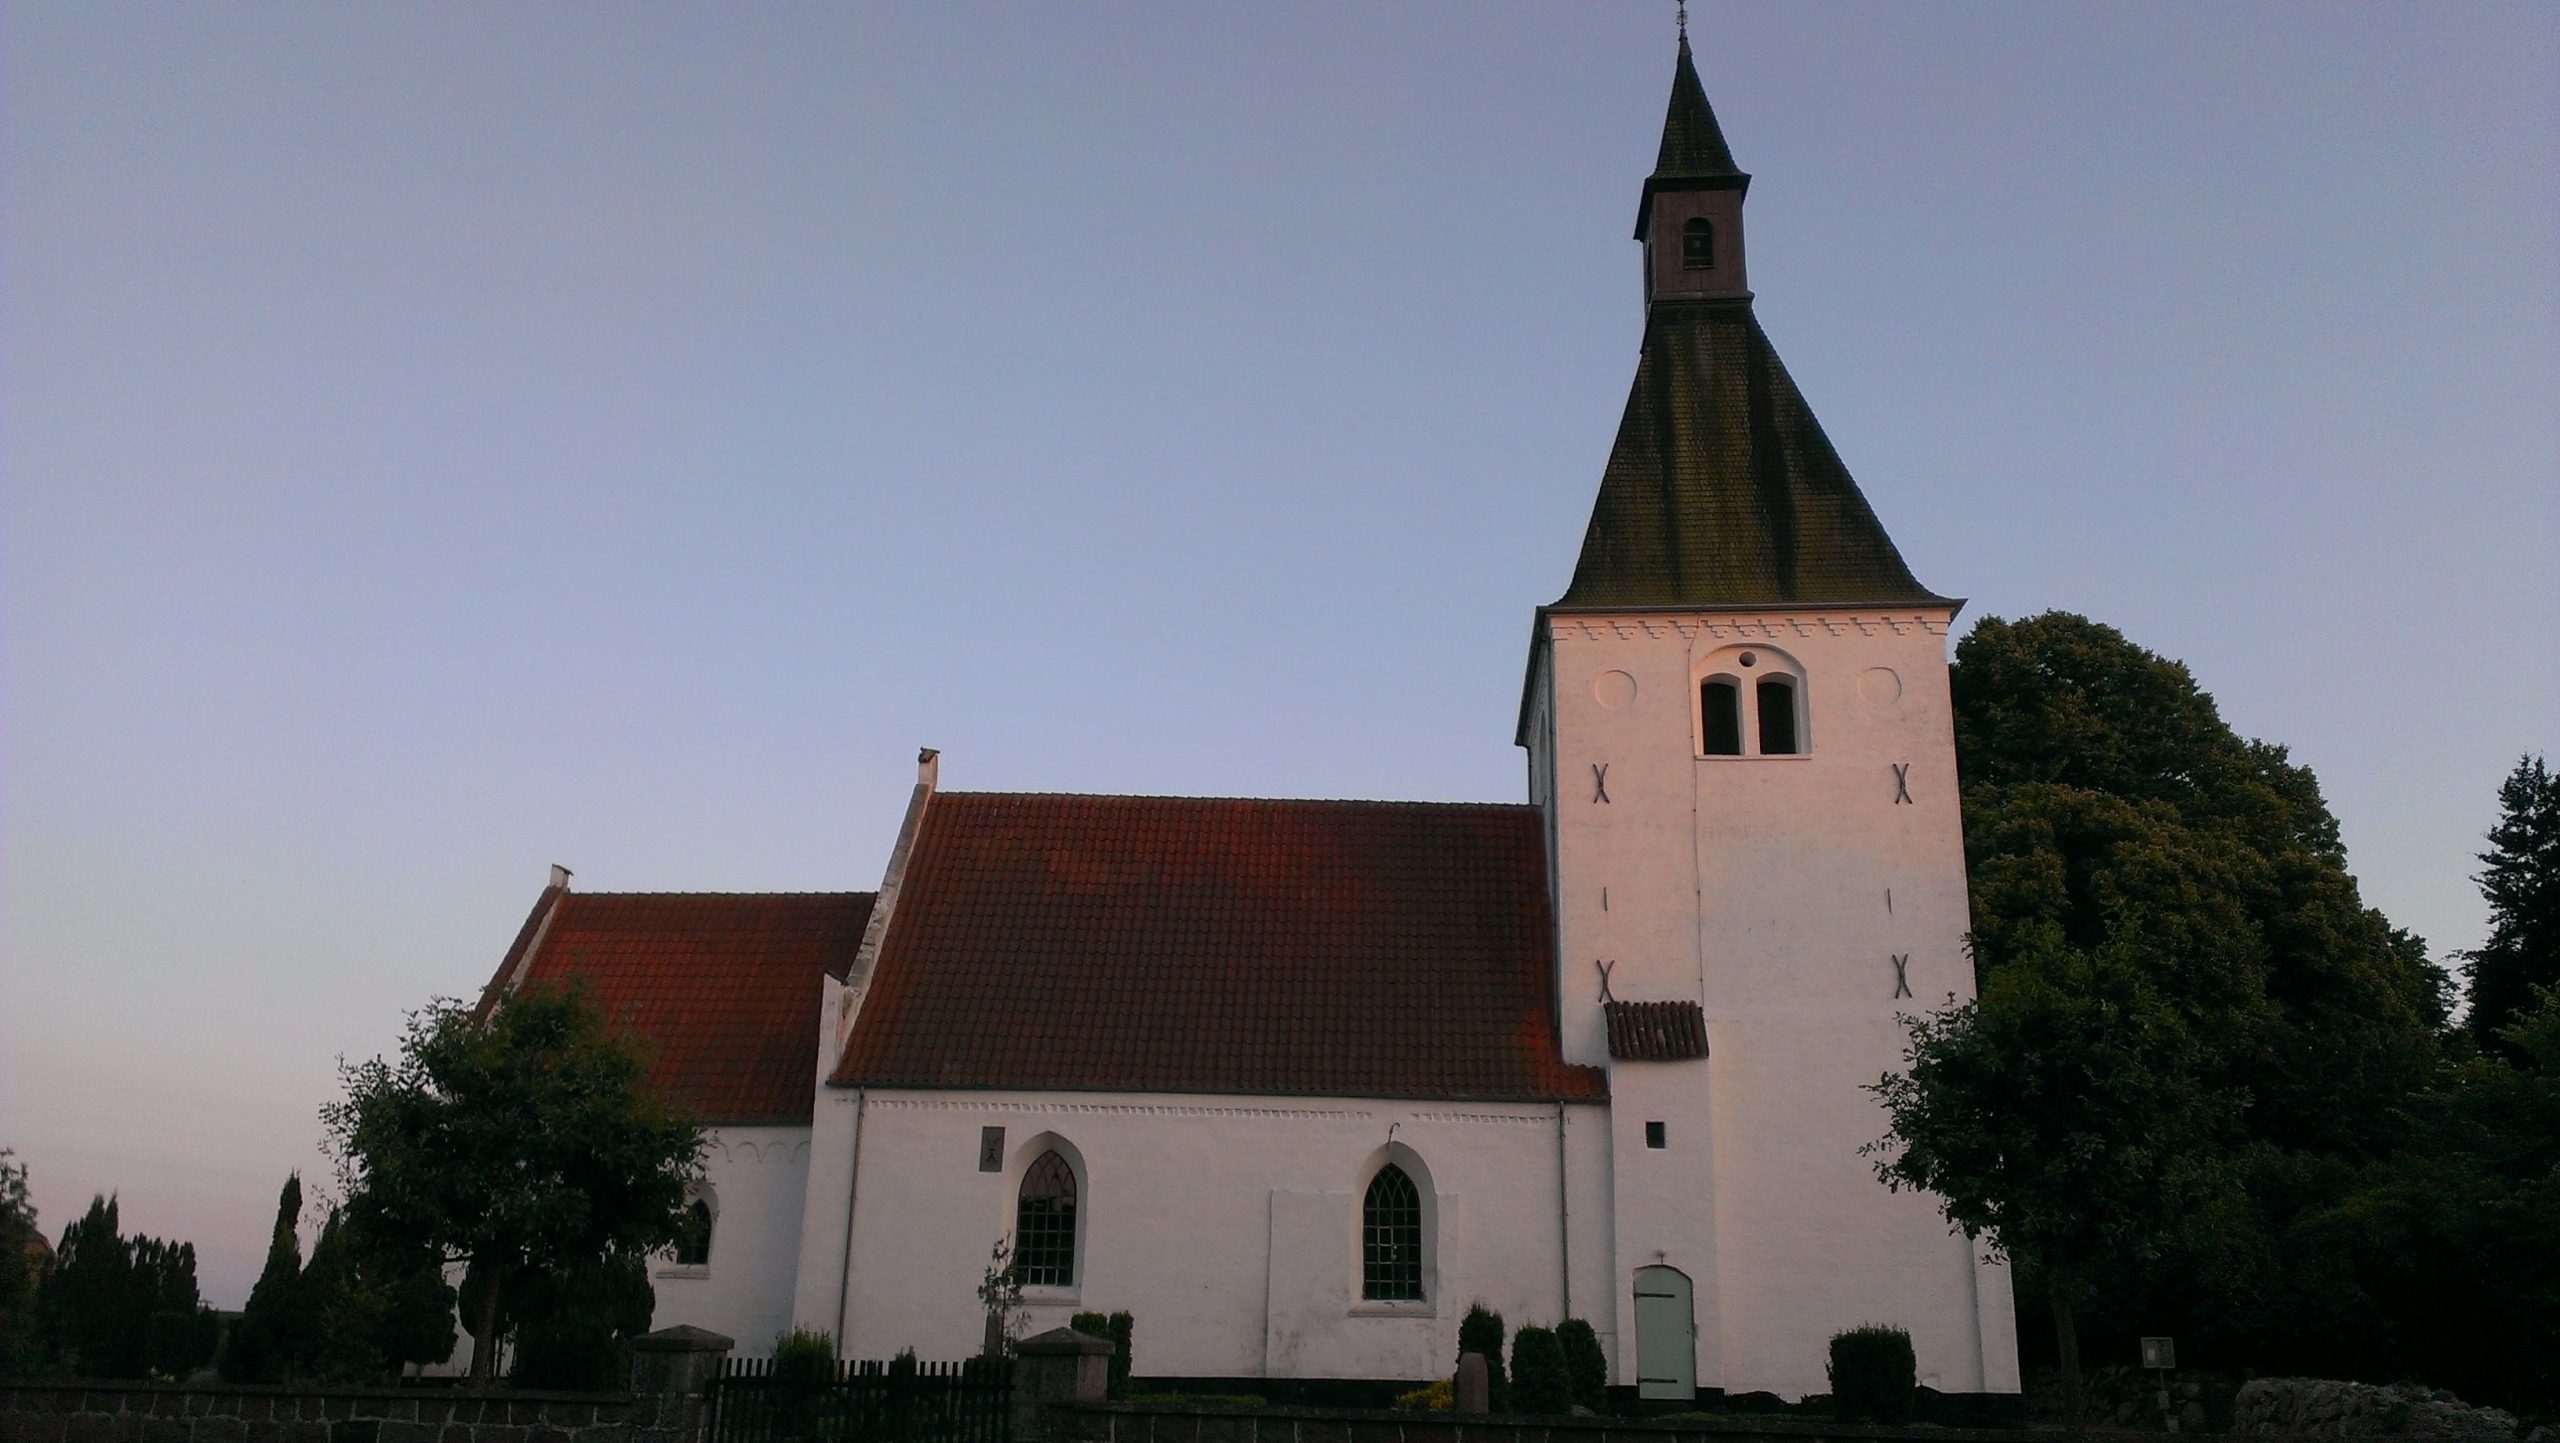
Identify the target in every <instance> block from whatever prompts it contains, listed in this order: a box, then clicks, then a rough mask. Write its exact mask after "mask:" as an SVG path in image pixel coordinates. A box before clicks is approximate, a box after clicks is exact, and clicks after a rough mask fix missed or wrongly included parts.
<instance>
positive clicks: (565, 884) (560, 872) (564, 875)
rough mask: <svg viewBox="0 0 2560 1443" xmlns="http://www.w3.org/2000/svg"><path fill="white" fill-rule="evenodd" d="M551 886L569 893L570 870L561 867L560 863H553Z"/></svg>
mask: <svg viewBox="0 0 2560 1443" xmlns="http://www.w3.org/2000/svg"><path fill="white" fill-rule="evenodd" d="M551 885H552V886H554V887H557V888H559V889H560V890H561V891H563V892H565V891H568V890H569V869H568V868H566V867H563V866H561V865H560V864H559V863H558V862H554V863H552V864H551Z"/></svg>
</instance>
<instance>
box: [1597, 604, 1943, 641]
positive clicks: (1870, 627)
mask: <svg viewBox="0 0 2560 1443" xmlns="http://www.w3.org/2000/svg"><path fill="white" fill-rule="evenodd" d="M1950 620H1951V618H1949V617H1945V616H1932V615H1929V614H1927V613H1924V612H1911V611H1849V612H1840V611H1826V612H1749V613H1745V612H1735V613H1732V614H1730V615H1724V614H1714V615H1704V616H1557V617H1553V618H1551V619H1550V630H1549V634H1550V635H1552V636H1553V637H1554V638H1555V639H1556V640H1557V641H1559V642H1567V641H1643V640H1656V641H1659V640H1662V639H1665V638H1668V637H1672V636H1677V637H1679V638H1681V639H1682V640H1684V641H1697V640H1699V639H1700V638H1701V637H1703V638H1705V639H1706V640H1708V641H1718V642H1723V641H1784V640H1786V639H1787V638H1789V637H1797V636H1815V635H1824V636H1848V635H1850V634H1852V633H1855V634H1857V635H1859V636H1880V635H1883V634H1886V633H1888V632H1889V633H1891V634H1892V635H1895V636H1908V635H1910V634H1911V633H1912V632H1914V631H1919V632H1923V633H1925V634H1927V635H1930V636H1945V635H1946V634H1947V631H1948V628H1949V623H1950Z"/></svg>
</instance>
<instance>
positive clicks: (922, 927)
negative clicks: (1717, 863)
mask: <svg viewBox="0 0 2560 1443" xmlns="http://www.w3.org/2000/svg"><path fill="white" fill-rule="evenodd" d="M1542 833H1543V827H1542V823H1541V821H1540V819H1539V815H1538V813H1537V811H1536V810H1535V809H1533V808H1529V807H1520V806H1488V805H1445V804H1425V803H1411V802H1315V801H1238V800H1220V799H1210V798H1191V797H1085V796H1047V795H1024V794H1009V793H968V792H945V793H942V794H940V795H938V796H936V797H935V798H934V799H933V801H932V803H931V805H930V806H929V807H928V808H927V810H926V812H925V818H924V824H923V827H922V829H921V832H920V833H919V835H918V837H917V840H916V844H915V848H914V852H913V855H912V857H911V858H910V859H909V862H908V867H907V872H906V876H905V881H904V884H903V888H902V890H901V892H900V895H899V901H898V904H897V908H898V910H897V912H896V914H895V916H894V917H893V918H892V919H891V922H890V925H889V930H888V935H887V938H886V941H885V944H884V946H883V948H882V951H881V956H880V958H879V962H878V964H877V967H876V969H875V971H874V974H873V979H872V986H871V991H870V994H869V996H868V997H867V998H866V999H865V1001H864V1003H863V1007H862V1013H861V1016H860V1018H859V1019H858V1021H857V1022H856V1024H855V1026H854V1031H853V1036H852V1038H851V1039H850V1041H849V1042H848V1043H847V1046H846V1050H845V1055H844V1058H843V1059H842V1062H841V1065H840V1066H839V1067H838V1068H837V1070H836V1074H835V1077H834V1079H833V1080H834V1081H835V1082H836V1083H838V1084H839V1085H846V1086H893V1087H1004V1088H1024V1089H1047V1090H1064V1091H1128V1092H1208V1093H1281V1094H1295V1095H1301V1096H1304V1095H1316V1096H1337V1097H1417V1098H1446V1099H1478V1100H1496V1099H1516V1100H1547V1099H1558V1098H1562V1099H1591V1100H1597V1099H1600V1098H1603V1097H1605V1096H1607V1088H1608V1084H1607V1081H1606V1079H1605V1076H1604V1075H1603V1073H1602V1072H1601V1071H1600V1070H1599V1069H1598V1068H1592V1067H1580V1066H1573V1065H1569V1064H1567V1063H1566V1062H1565V1061H1564V1060H1563V1057H1562V1056H1561V1054H1560V1053H1559V1052H1558V1050H1557V1044H1556V1026H1555V1011H1554V1000H1553V991H1552V989H1553V987H1554V965H1553V937H1554V928H1553V924H1552V921H1551V920H1550V916H1549V908H1548V903H1547V884H1546V862H1545V850H1544V839H1543V835H1542Z"/></svg>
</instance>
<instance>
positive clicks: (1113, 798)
mask: <svg viewBox="0 0 2560 1443" xmlns="http://www.w3.org/2000/svg"><path fill="white" fill-rule="evenodd" d="M934 797H935V799H936V800H937V801H950V800H952V799H955V798H961V797H1024V798H1032V797H1037V798H1050V797H1056V798H1065V799H1072V800H1075V801H1081V802H1202V803H1210V802H1253V803H1258V804H1264V805H1274V806H1317V807H1430V808H1434V809H1454V808H1460V807H1475V808H1489V809H1494V810H1501V811H1535V810H1536V809H1537V808H1536V804H1535V803H1533V802H1487V801H1454V802H1434V801H1422V800H1416V799H1411V798H1401V799H1400V798H1385V797H1239V796H1176V795H1172V794H1169V793H1164V792H1014V791H987V792H956V791H944V792H936V793H935V794H934Z"/></svg>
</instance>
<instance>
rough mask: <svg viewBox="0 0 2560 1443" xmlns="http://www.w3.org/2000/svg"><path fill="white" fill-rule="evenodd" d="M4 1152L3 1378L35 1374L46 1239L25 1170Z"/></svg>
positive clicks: (0, 1173) (0, 1185)
mask: <svg viewBox="0 0 2560 1443" xmlns="http://www.w3.org/2000/svg"><path fill="white" fill-rule="evenodd" d="M11 1157H12V1154H11V1152H10V1150H9V1149H7V1148H5V1147H0V1378H16V1377H23V1376H25V1375H27V1374H29V1373H32V1372H34V1371H35V1367H36V1364H37V1361H38V1356H37V1342H36V1287H37V1284H38V1283H39V1282H41V1281H42V1279H43V1277H44V1264H43V1258H44V1253H45V1247H44V1235H43V1234H42V1233H41V1232H39V1231H38V1230H37V1227H36V1205H35V1201H34V1199H33V1198H32V1197H30V1196H29V1195H28V1192H27V1165H26V1164H25V1163H22V1162H13V1161H11Z"/></svg>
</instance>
